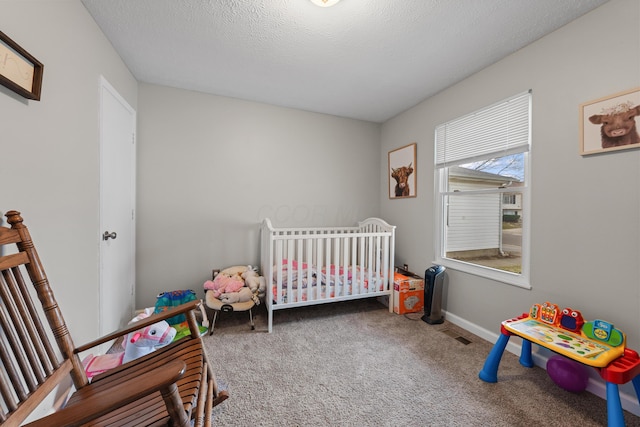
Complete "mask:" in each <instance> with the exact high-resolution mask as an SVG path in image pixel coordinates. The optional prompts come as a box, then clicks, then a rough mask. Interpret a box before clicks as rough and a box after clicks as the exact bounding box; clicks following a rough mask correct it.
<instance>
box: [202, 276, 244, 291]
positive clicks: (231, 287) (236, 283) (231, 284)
mask: <svg viewBox="0 0 640 427" xmlns="http://www.w3.org/2000/svg"><path fill="white" fill-rule="evenodd" d="M243 286H244V280H243V279H242V275H241V273H233V274H228V273H225V272H224V270H223V271H221V272H220V273H218V275H217V276H216V277H215V278H214V279H213V281H211V280H207V281H206V282H204V288H205V289H206V290H210V291H213V296H214V297H215V298H219V297H220V295H222V294H224V293H231V292H237V291H239V290H240V288H242V287H243Z"/></svg>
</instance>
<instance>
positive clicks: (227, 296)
mask: <svg viewBox="0 0 640 427" xmlns="http://www.w3.org/2000/svg"><path fill="white" fill-rule="evenodd" d="M252 298H253V292H251V289H249V288H247V287H246V286H245V287H243V288H242V289H240V290H239V291H238V292H230V293H224V294H222V295H220V298H219V299H220V301H222V302H223V303H225V304H234V303H236V302H247V301H250V300H251V299H252Z"/></svg>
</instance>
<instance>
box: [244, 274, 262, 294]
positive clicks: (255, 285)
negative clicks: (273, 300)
mask: <svg viewBox="0 0 640 427" xmlns="http://www.w3.org/2000/svg"><path fill="white" fill-rule="evenodd" d="M242 278H243V279H244V283H245V285H246V286H247V287H248V288H249V289H251V292H252V293H254V294H258V295H260V296H264V292H265V291H266V290H267V282H266V281H265V280H264V277H262V276H260V275H258V272H257V271H255V270H254V269H249V270H247V271H245V272H244V273H243V274H242Z"/></svg>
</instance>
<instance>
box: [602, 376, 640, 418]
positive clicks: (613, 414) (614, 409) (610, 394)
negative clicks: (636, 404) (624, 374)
mask: <svg viewBox="0 0 640 427" xmlns="http://www.w3.org/2000/svg"><path fill="white" fill-rule="evenodd" d="M634 386H635V383H634ZM607 422H608V426H609V427H624V415H622V403H620V393H619V391H618V384H613V383H610V382H608V381H607Z"/></svg>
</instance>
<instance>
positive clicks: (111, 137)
mask: <svg viewBox="0 0 640 427" xmlns="http://www.w3.org/2000/svg"><path fill="white" fill-rule="evenodd" d="M135 136H136V112H135V110H133V108H131V106H130V105H129V104H127V102H126V101H125V100H124V99H123V98H122V97H121V96H120V95H119V94H118V92H117V91H116V90H115V89H114V88H113V87H112V86H111V85H110V84H109V82H107V81H106V80H105V79H104V78H101V81H100V236H99V238H100V302H99V310H100V314H99V317H100V335H101V336H102V335H105V334H107V333H109V332H112V331H114V330H115V329H118V328H120V327H121V326H123V325H125V324H126V323H127V322H128V321H129V320H131V318H132V317H133V313H134V307H135V185H136V181H135V172H136V149H135Z"/></svg>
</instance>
